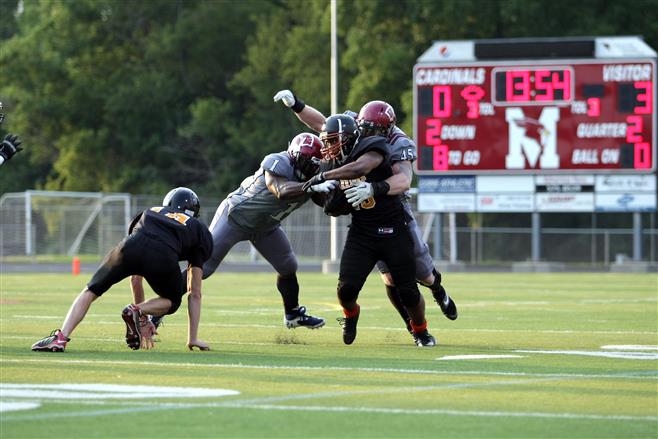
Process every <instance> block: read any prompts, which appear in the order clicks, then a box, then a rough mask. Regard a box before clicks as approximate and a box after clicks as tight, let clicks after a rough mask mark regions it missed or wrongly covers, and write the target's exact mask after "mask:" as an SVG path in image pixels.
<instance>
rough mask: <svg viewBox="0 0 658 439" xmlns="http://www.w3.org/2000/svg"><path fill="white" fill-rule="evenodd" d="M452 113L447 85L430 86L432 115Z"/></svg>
mask: <svg viewBox="0 0 658 439" xmlns="http://www.w3.org/2000/svg"><path fill="white" fill-rule="evenodd" d="M451 114H452V96H451V90H450V86H449V85H435V86H434V87H432V115H433V116H434V117H450V115H451Z"/></svg>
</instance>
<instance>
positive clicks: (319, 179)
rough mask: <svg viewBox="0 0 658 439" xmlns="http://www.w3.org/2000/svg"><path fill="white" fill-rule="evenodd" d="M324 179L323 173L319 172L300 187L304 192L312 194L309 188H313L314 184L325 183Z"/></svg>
mask: <svg viewBox="0 0 658 439" xmlns="http://www.w3.org/2000/svg"><path fill="white" fill-rule="evenodd" d="M325 180H326V179H325V178H324V172H320V173H318V174H315V175H314V176H313V177H311V178H310V179H309V180H308V181H307V182H306V183H304V185H303V186H302V190H303V191H304V192H312V190H311V186H315V185H316V184H320V183H324V182H325Z"/></svg>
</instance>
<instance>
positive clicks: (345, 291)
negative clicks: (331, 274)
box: [338, 281, 359, 303]
mask: <svg viewBox="0 0 658 439" xmlns="http://www.w3.org/2000/svg"><path fill="white" fill-rule="evenodd" d="M357 297H359V289H358V288H357V287H356V286H355V285H353V284H350V283H345V282H342V281H339V282H338V300H340V301H341V302H342V303H350V302H354V301H355V300H356V298H357Z"/></svg>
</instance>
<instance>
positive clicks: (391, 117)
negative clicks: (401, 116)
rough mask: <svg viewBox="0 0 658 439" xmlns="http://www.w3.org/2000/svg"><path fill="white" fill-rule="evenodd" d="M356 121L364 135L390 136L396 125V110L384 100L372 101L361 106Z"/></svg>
mask: <svg viewBox="0 0 658 439" xmlns="http://www.w3.org/2000/svg"><path fill="white" fill-rule="evenodd" d="M356 122H357V125H358V127H359V130H360V131H361V135H362V136H363V137H368V136H384V137H388V136H389V134H390V133H391V131H392V130H393V127H395V122H396V118H395V111H394V110H393V107H391V106H390V105H389V104H387V103H386V102H384V101H370V102H368V103H367V104H365V105H364V106H363V107H361V110H360V111H359V115H358V116H357V117H356Z"/></svg>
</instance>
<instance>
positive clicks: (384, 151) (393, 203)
mask: <svg viewBox="0 0 658 439" xmlns="http://www.w3.org/2000/svg"><path fill="white" fill-rule="evenodd" d="M371 151H374V152H377V153H378V154H381V155H382V156H384V160H383V161H382V163H380V164H379V166H377V167H376V168H375V169H373V170H372V171H370V173H369V174H368V175H366V176H365V181H368V182H377V181H384V180H386V179H387V178H388V177H390V176H391V175H393V171H392V169H391V164H390V162H389V151H390V146H389V145H388V143H387V142H386V139H385V138H384V137H381V136H369V137H365V138H363V139H360V140H359V141H357V143H356V145H355V146H354V149H352V152H351V153H350V154H349V155H348V156H347V158H346V159H345V161H344V162H343V163H342V164H346V163H351V162H354V161H356V160H357V159H358V158H359V157H361V156H362V155H363V154H365V153H367V152H371ZM337 165H338V164H337V163H332V164H330V166H329V167H330V168H336V167H338V166H337ZM363 180H364V178H360V179H354V180H341V181H340V189H341V191H345V190H346V189H349V188H350V187H352V186H356V185H358V184H359V183H360V182H361V181H363ZM405 226H406V219H405V213H404V208H403V206H402V203H401V201H400V199H399V197H397V196H394V197H391V196H388V195H377V196H375V197H372V198H369V199H368V200H366V201H364V202H363V203H361V204H360V205H359V206H358V207H357V208H354V209H352V227H354V228H355V230H357V231H360V232H362V233H364V234H367V235H369V236H377V237H386V236H392V235H396V234H397V232H398V230H399V228H400V227H405Z"/></svg>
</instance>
